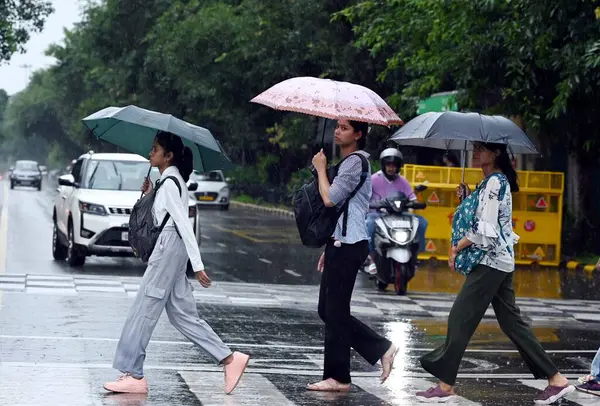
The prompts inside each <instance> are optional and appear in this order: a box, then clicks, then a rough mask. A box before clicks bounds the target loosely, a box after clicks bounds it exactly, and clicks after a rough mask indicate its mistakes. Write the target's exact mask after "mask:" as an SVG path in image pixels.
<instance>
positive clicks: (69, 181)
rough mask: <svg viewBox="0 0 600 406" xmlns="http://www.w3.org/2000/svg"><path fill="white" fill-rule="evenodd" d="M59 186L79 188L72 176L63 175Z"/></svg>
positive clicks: (59, 180) (59, 179)
mask: <svg viewBox="0 0 600 406" xmlns="http://www.w3.org/2000/svg"><path fill="white" fill-rule="evenodd" d="M58 184H59V185H61V186H71V187H77V183H76V182H75V178H74V177H73V175H71V174H68V175H63V176H61V177H59V178H58Z"/></svg>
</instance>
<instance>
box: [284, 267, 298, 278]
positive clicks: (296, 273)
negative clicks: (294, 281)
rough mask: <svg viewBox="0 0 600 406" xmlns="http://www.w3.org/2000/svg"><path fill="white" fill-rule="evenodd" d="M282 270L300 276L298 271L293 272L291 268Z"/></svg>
mask: <svg viewBox="0 0 600 406" xmlns="http://www.w3.org/2000/svg"><path fill="white" fill-rule="evenodd" d="M284 271H285V272H286V273H289V274H290V275H292V276H296V277H300V276H302V275H300V274H299V273H298V272H294V271H292V270H291V269H285V270H284Z"/></svg>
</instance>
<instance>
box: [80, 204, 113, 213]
mask: <svg viewBox="0 0 600 406" xmlns="http://www.w3.org/2000/svg"><path fill="white" fill-rule="evenodd" d="M79 210H80V211H81V212H82V213H88V214H96V215H98V216H107V215H108V213H107V212H106V209H105V208H104V206H102V205H100V204H94V203H86V202H79Z"/></svg>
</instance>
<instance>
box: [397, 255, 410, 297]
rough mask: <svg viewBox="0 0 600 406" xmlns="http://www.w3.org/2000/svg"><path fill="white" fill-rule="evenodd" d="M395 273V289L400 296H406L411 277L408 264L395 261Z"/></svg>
mask: <svg viewBox="0 0 600 406" xmlns="http://www.w3.org/2000/svg"><path fill="white" fill-rule="evenodd" d="M394 273H395V275H394V290H395V291H396V294H397V295H398V296H405V295H406V291H407V289H408V279H409V278H408V276H409V275H408V269H407V265H406V264H398V263H394Z"/></svg>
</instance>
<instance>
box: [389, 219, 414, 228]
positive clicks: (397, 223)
mask: <svg viewBox="0 0 600 406" xmlns="http://www.w3.org/2000/svg"><path fill="white" fill-rule="evenodd" d="M411 225H412V223H411V222H410V221H408V220H394V221H392V222H391V226H392V227H393V228H408V227H410V226H411Z"/></svg>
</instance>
